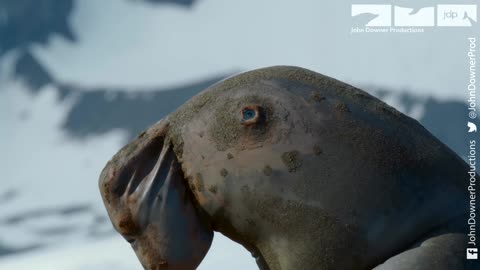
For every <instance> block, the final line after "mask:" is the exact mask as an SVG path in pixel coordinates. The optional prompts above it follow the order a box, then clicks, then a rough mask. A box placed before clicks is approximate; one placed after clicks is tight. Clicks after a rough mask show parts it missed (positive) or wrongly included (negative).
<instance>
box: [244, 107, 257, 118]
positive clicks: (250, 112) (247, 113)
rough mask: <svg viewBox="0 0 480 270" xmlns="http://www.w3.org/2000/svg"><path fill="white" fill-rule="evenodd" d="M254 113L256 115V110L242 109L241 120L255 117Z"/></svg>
mask: <svg viewBox="0 0 480 270" xmlns="http://www.w3.org/2000/svg"><path fill="white" fill-rule="evenodd" d="M256 115H257V112H256V111H254V110H252V109H244V110H243V120H244V121H248V120H250V119H253V118H255V116H256Z"/></svg>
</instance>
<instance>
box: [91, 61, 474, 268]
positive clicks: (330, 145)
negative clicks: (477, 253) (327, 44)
mask: <svg viewBox="0 0 480 270" xmlns="http://www.w3.org/2000/svg"><path fill="white" fill-rule="evenodd" d="M244 108H256V109H258V110H259V112H260V115H259V117H258V119H256V121H254V122H253V123H250V122H248V123H247V122H245V121H244V120H242V113H241V112H242V110H243V109H244ZM153 140H161V141H162V142H161V145H160V146H157V148H154V149H157V150H156V151H155V150H154V151H152V150H151V149H150V148H151V147H150V148H149V147H148V146H146V147H143V146H142V147H139V146H138V145H142V144H141V143H140V142H143V144H147V143H146V142H148V141H153ZM168 147H172V148H173V150H174V153H175V158H176V161H177V162H178V164H179V166H181V171H180V172H179V174H181V177H182V183H183V184H184V185H185V187H186V188H185V190H186V191H184V193H185V192H186V193H188V194H187V195H188V196H187V195H186V196H185V199H184V201H185V204H186V205H193V206H189V207H190V208H192V207H193V209H195V211H193V212H192V211H190V212H188V211H187V212H185V211H180V212H179V213H178V216H180V218H181V219H184V220H185V219H187V220H194V221H195V222H194V223H195V224H197V223H198V224H202V225H201V226H200V225H198V227H199V230H198V231H195V233H193V234H192V235H196V236H195V237H193V238H192V239H193V241H192V242H191V243H189V244H188V245H186V246H190V248H191V249H192V250H195V248H198V250H201V252H199V254H196V255H195V256H193V255H191V257H192V261H195V263H192V264H190V265H188V264H185V265H184V267H183V266H182V267H183V268H182V267H177V268H175V267H174V264H170V267H169V266H168V265H169V264H168V262H167V261H168V258H167V259H165V256H164V255H162V254H160V255H158V256H153V257H154V258H153V259H152V258H150V257H151V256H152V255H151V254H150V253H151V252H150V253H148V252H147V253H148V254H146V255H142V254H140V255H139V252H137V255H138V256H139V258H140V259H141V261H142V262H145V261H148V263H144V266H145V267H146V268H147V269H194V268H195V267H196V265H198V263H199V262H200V261H201V258H200V261H199V259H198V258H199V257H202V254H203V256H204V254H205V253H206V250H208V246H209V244H210V242H209V241H208V240H210V241H211V238H209V237H210V236H209V235H210V234H211V230H216V231H219V232H221V233H223V234H225V235H226V236H228V237H229V238H231V239H233V240H234V241H237V242H239V243H240V244H242V245H243V246H245V247H246V248H247V249H248V250H250V251H251V252H252V254H253V255H254V257H256V258H257V262H258V263H259V266H260V267H261V268H264V269H270V270H280V269H282V270H293V269H325V270H330V269H372V268H374V267H377V268H375V269H378V270H387V269H392V270H400V269H431V268H429V267H428V266H429V265H435V263H437V264H439V265H448V267H450V268H445V269H453V270H456V269H458V270H464V269H469V267H471V266H469V265H467V263H466V261H465V260H464V254H463V252H464V250H465V244H466V241H467V240H466V238H465V237H466V236H465V231H464V230H465V221H466V213H467V210H468V208H467V199H468V197H467V193H466V191H467V189H466V184H467V182H466V180H465V179H466V177H465V176H466V172H467V171H468V168H467V165H466V164H465V163H464V162H463V161H462V160H461V159H460V158H459V157H458V156H457V155H456V154H454V153H453V152H452V151H451V150H450V149H448V148H447V147H446V146H445V145H444V144H442V143H441V142H440V141H438V140H437V139H436V138H435V137H433V136H432V135H431V134H430V133H429V132H428V131H427V130H425V129H424V128H423V127H422V126H421V125H420V124H419V123H418V122H417V121H415V120H413V119H411V118H409V117H407V116H405V115H403V114H401V113H400V112H398V111H397V110H395V109H394V108H392V107H390V106H388V105H386V104H385V103H383V102H381V101H379V100H378V99H376V98H374V97H372V96H370V95H369V94H367V93H365V92H363V91H361V90H359V89H356V88H354V87H352V86H350V85H347V84H345V83H342V82H340V81H337V80H335V79H332V78H329V77H326V76H323V75H321V74H318V73H315V72H312V71H309V70H306V69H302V68H297V67H286V66H279V67H270V68H265V69H259V70H254V71H250V72H246V73H243V74H240V75H236V76H233V77H231V78H228V79H226V80H224V81H222V82H219V83H217V84H215V85H213V86H211V87H210V88H208V89H206V90H205V91H203V92H202V93H200V94H199V95H197V96H195V97H193V98H192V99H191V100H190V101H188V102H187V103H186V104H184V105H183V106H181V107H180V108H179V109H178V110H177V111H176V112H174V113H172V114H171V115H169V116H168V117H166V118H165V119H164V120H162V121H161V122H159V124H157V125H154V126H153V127H151V128H150V129H149V130H147V131H146V132H145V133H144V134H142V135H141V136H140V137H139V138H138V139H137V140H136V141H134V142H132V143H131V145H130V146H127V149H130V148H133V149H134V150H133V151H132V150H129V151H125V150H122V151H123V153H122V151H121V152H119V154H117V155H116V156H115V157H114V158H113V160H112V161H111V162H110V163H109V164H108V165H107V166H106V168H105V170H104V172H103V173H102V176H101V179H100V187H101V191H102V195H103V197H104V201H105V204H106V207H107V210H108V211H109V214H110V217H111V218H112V221H113V223H114V225H115V226H116V228H117V230H119V231H120V232H121V233H122V234H124V235H125V233H126V232H125V231H122V230H120V229H118V228H119V227H118V220H119V219H120V218H119V217H118V215H119V214H118V213H122V215H121V216H122V218H124V217H125V216H127V217H128V218H130V221H131V222H132V223H134V224H137V223H138V222H139V221H138V220H140V218H138V216H140V217H143V216H145V215H143V214H141V212H142V210H135V211H136V212H135V211H134V214H133V215H132V213H131V212H132V211H131V210H129V209H132V207H130V206H128V207H127V205H136V204H139V202H138V201H136V200H130V201H128V200H127V199H122V194H123V193H124V192H125V188H124V189H120V191H119V189H118V188H117V189H114V188H112V186H119V185H121V184H119V183H123V182H125V183H128V182H129V181H130V182H131V181H132V180H131V179H132V177H131V175H132V174H133V175H135V173H134V172H135V171H136V169H135V168H136V167H135V166H137V167H138V166H140V165H134V166H133V167H132V166H130V167H129V168H130V169H128V170H126V169H125V166H124V165H123V164H124V163H125V161H124V160H130V161H131V163H132V164H136V163H138V164H142V162H145V161H142V162H140V161H138V160H143V159H139V158H137V156H138V155H140V154H138V153H142V152H144V151H146V150H145V149H150V150H149V151H151V152H152V153H157V154H159V153H160V151H162V149H163V148H168ZM132 152H133V154H132ZM132 160H133V161H132ZM152 160H155V161H154V162H156V161H157V160H158V156H155V155H154V154H152ZM120 161H122V162H120ZM125 170H126V171H129V173H127V175H128V176H122V177H120V176H119V174H118V173H117V174H115V173H114V172H117V171H125ZM137 181H138V180H137ZM159 181H160V180H159ZM123 185H124V186H125V185H127V184H123ZM166 189H168V191H170V190H173V189H174V188H168V187H167V188H166ZM178 189H180V187H177V188H175V190H178ZM114 190H115V192H114ZM177 193H178V192H177ZM122 200H123V201H122ZM112 201H113V203H112ZM164 207H168V204H167V205H165V206H164ZM134 208H135V207H134ZM177 208H178V207H177ZM135 209H138V207H136V208H135ZM149 209H150V208H149ZM149 211H151V209H150V210H149ZM185 213H187V214H185ZM185 216H186V218H185ZM157 219H160V217H158V216H157V217H155V218H152V220H149V219H148V218H147V219H142V220H143V221H142V222H143V223H142V224H148V223H149V222H150V223H155V222H157ZM144 228H146V227H145V226H143V227H141V228H140V229H139V230H137V231H136V234H137V235H143V234H146V233H143V231H144V230H145V229H144ZM160 230H163V231H162V233H163V234H169V235H171V238H172V239H174V238H175V235H182V232H181V231H178V230H173V229H171V228H169V227H162V228H160ZM149 237H150V238H155V237H153V236H149ZM147 238H148V237H147ZM155 239H157V240H156V241H157V245H158V246H162V245H164V243H163V242H162V241H161V239H159V238H158V237H157V238H155ZM199 239H200V240H199ZM148 243H149V244H148V245H149V246H151V245H152V243H151V241H150V242H148ZM432 243H433V244H432ZM138 245H142V244H141V243H140V244H138ZM159 250H160V251H158V252H160V253H162V252H167V251H166V250H167V249H165V248H164V249H163V250H162V249H159ZM176 252H181V251H176ZM460 252H461V254H460ZM191 253H192V252H191V251H189V252H187V253H186V254H187V255H188V254H191ZM187 255H185V256H184V257H182V258H188V256H187ZM149 256H150V257H149ZM162 256H163V257H162ZM170 256H171V257H175V256H173V255H170ZM182 256H183V255H182ZM144 257H148V258H147V259H145V258H144ZM167 257H168V256H167ZM177 257H178V256H177ZM177 257H175V258H177ZM159 258H164V259H162V260H164V261H165V264H158V263H157V262H156V261H158V260H159ZM202 258H203V257H202ZM158 265H160V266H158ZM162 265H163V266H162ZM157 266H158V268H155V267H157ZM162 267H163V268H162ZM435 269H442V268H440V267H439V268H435ZM471 269H473V268H471Z"/></svg>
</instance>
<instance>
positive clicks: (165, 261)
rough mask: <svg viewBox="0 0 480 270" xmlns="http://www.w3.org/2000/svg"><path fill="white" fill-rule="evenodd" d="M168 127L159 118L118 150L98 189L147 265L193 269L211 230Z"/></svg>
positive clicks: (116, 223) (116, 224) (115, 222)
mask: <svg viewBox="0 0 480 270" xmlns="http://www.w3.org/2000/svg"><path fill="white" fill-rule="evenodd" d="M167 131H168V124H167V123H166V121H165V120H163V121H160V122H159V123H157V124H156V125H154V126H153V127H151V128H149V129H148V130H147V131H145V132H144V133H142V134H141V135H140V136H139V137H138V138H137V139H135V140H134V141H132V142H131V143H130V144H128V145H127V146H125V147H124V148H123V149H122V150H120V151H119V152H118V153H117V154H116V155H115V156H114V157H113V159H112V160H111V161H110V162H109V163H108V164H107V165H106V167H105V169H104V170H103V172H102V174H101V176H100V183H99V184H100V191H101V193H102V197H103V199H104V203H105V206H106V208H107V211H108V214H109V216H110V219H111V220H112V223H113V225H114V227H115V229H116V230H117V231H118V232H119V233H120V234H122V236H123V237H124V238H125V239H126V240H127V241H128V242H130V243H131V244H132V247H133V248H134V250H135V252H136V253H137V256H138V258H139V259H140V261H141V262H142V265H144V267H145V268H146V269H195V268H196V267H197V266H198V265H199V264H200V262H201V260H202V259H203V257H204V256H205V254H206V252H207V251H208V249H209V247H210V244H211V241H212V238H213V231H212V230H211V229H210V226H209V225H208V224H206V223H205V222H204V221H203V219H201V218H200V215H199V214H198V213H197V210H196V208H195V206H194V202H193V200H192V198H193V196H192V195H191V191H190V190H189V189H188V186H187V185H186V182H185V179H184V176H183V171H182V169H181V164H180V162H179V161H178V158H177V156H176V154H175V153H174V151H173V145H172V144H171V143H169V142H167V140H166V139H165V137H166V134H167Z"/></svg>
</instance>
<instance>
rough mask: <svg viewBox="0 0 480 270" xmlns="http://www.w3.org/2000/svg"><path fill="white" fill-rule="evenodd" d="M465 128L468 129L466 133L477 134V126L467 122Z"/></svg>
mask: <svg viewBox="0 0 480 270" xmlns="http://www.w3.org/2000/svg"><path fill="white" fill-rule="evenodd" d="M467 127H468V133H471V132H477V125H475V124H474V123H472V122H468V123H467Z"/></svg>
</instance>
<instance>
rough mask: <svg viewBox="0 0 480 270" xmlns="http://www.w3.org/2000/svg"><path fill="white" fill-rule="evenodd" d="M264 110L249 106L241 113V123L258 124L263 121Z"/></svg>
mask: <svg viewBox="0 0 480 270" xmlns="http://www.w3.org/2000/svg"><path fill="white" fill-rule="evenodd" d="M261 116H262V108H260V107H258V106H247V107H244V108H243V109H242V111H241V122H242V124H244V125H252V124H255V123H258V122H259V121H260V120H261V119H262V117H261Z"/></svg>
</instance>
